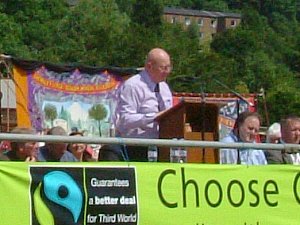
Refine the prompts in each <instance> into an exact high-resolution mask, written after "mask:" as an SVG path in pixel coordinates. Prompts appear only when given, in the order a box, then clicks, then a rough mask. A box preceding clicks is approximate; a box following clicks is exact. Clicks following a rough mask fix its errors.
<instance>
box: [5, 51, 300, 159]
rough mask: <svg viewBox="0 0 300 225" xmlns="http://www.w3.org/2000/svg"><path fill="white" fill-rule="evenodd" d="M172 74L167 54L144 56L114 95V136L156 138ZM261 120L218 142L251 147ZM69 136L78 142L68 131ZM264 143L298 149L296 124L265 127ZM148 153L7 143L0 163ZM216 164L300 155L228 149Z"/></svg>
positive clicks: (240, 121)
mask: <svg viewBox="0 0 300 225" xmlns="http://www.w3.org/2000/svg"><path fill="white" fill-rule="evenodd" d="M171 71H172V64H171V59H170V56H169V54H168V53H167V52H166V51H165V50H164V49H161V48H154V49H152V50H150V52H149V53H148V55H147V57H146V60H145V64H144V69H143V70H142V71H141V72H140V73H139V74H136V75H134V76H132V77H130V78H129V79H128V80H126V81H125V82H124V83H123V84H122V86H121V87H120V89H119V92H118V102H117V108H116V112H115V116H114V118H115V119H114V125H115V127H116V132H115V133H116V136H117V137H122V138H154V139H156V138H159V124H158V123H157V121H156V118H157V117H158V116H160V115H161V114H162V113H163V112H164V111H165V110H167V109H169V108H170V107H172V105H173V102H172V93H171V91H170V88H169V86H168V84H167V82H166V79H167V77H168V76H169V74H170V73H171ZM260 125H261V117H260V115H259V114H258V113H256V112H243V113H240V114H239V115H238V118H237V120H236V123H235V126H234V128H233V129H232V131H231V132H230V133H229V134H228V136H226V137H225V138H223V139H222V140H221V142H225V143H234V142H245V143H255V141H256V140H257V139H256V137H257V135H258V132H259V130H260ZM11 132H12V133H15V134H36V132H35V130H34V129H32V128H18V127H17V128H15V129H13V130H12V131H11ZM47 135H62V136H66V135H67V132H66V131H65V130H64V129H63V128H62V127H53V128H51V129H50V130H49V131H48V132H47ZM69 135H70V136H83V133H81V132H78V131H72V132H71V133H70V134H69ZM266 140H267V142H268V143H281V144H299V141H300V118H299V117H297V116H288V117H285V118H283V119H282V120H281V121H280V123H275V124H273V125H272V126H270V128H269V130H268V132H267V138H266ZM147 152H148V148H147V147H141V146H125V145H116V144H106V145H103V146H102V147H101V149H100V152H99V156H98V157H93V155H94V154H93V151H92V149H91V148H90V146H89V145H87V144H82V143H70V144H65V143H52V142H51V143H46V144H45V145H44V146H42V147H40V146H38V143H36V142H11V148H10V149H9V150H8V151H4V152H3V154H1V155H0V160H17V161H29V162H32V161H40V162H45V161H50V162H59V161H60V162H77V161H102V160H104V161H140V162H143V161H147V160H148V157H147ZM219 153H220V154H219V161H220V164H247V165H266V164H274V163H289V164H300V154H299V153H298V149H296V150H290V149H287V150H282V151H277V150H272V149H270V150H264V151H263V150H258V149H244V148H241V149H231V148H229V149H228V148H221V149H220V150H219Z"/></svg>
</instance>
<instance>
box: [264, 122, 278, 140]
mask: <svg viewBox="0 0 300 225" xmlns="http://www.w3.org/2000/svg"><path fill="white" fill-rule="evenodd" d="M280 138H281V126H280V123H273V124H272V125H271V126H270V127H269V128H268V130H267V135H266V142H267V143H272V144H277V143H279V141H280Z"/></svg>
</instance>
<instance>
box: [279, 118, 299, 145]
mask: <svg viewBox="0 0 300 225" xmlns="http://www.w3.org/2000/svg"><path fill="white" fill-rule="evenodd" d="M280 125H281V138H282V140H283V141H284V142H285V143H289V144H299V143H300V118H299V117H298V116H287V117H285V118H283V119H282V120H281V121H280Z"/></svg>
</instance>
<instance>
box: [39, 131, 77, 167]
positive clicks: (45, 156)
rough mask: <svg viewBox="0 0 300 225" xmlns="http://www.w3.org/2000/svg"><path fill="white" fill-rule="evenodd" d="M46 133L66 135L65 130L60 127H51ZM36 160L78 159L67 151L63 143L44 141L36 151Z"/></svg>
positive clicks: (59, 160)
mask: <svg viewBox="0 0 300 225" xmlns="http://www.w3.org/2000/svg"><path fill="white" fill-rule="evenodd" d="M47 135H62V136H67V133H66V131H65V130H64V129H63V128H62V127H60V126H57V127H52V128H51V129H50V130H49V131H48V133H47ZM38 161H41V162H45V161H47V162H78V159H77V158H76V157H75V156H74V155H73V154H72V153H71V152H69V151H67V144H65V143H52V142H51V143H46V144H45V146H43V147H41V148H40V149H39V152H38Z"/></svg>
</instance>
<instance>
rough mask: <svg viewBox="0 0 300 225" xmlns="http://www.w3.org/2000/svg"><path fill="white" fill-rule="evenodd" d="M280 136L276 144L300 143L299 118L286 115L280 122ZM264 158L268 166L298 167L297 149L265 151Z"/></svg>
mask: <svg viewBox="0 0 300 225" xmlns="http://www.w3.org/2000/svg"><path fill="white" fill-rule="evenodd" d="M280 134H281V137H280V138H279V141H278V142H277V143H278V144H297V145H298V144H299V143H300V117H299V116H296V115H288V116H286V117H284V118H282V119H281V120H280ZM266 157H267V160H268V163H269V164H294V165H300V153H299V150H298V149H284V150H281V151H280V150H279V151H278V150H267V151H266Z"/></svg>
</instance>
